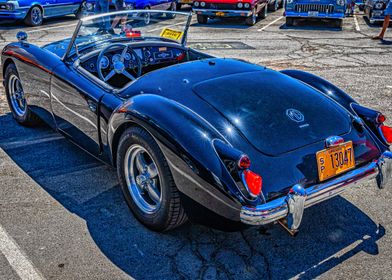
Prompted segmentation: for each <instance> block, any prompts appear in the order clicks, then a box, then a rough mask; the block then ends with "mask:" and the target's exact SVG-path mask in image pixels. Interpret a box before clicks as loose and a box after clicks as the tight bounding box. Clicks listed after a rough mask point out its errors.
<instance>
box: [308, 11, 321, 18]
mask: <svg viewBox="0 0 392 280" xmlns="http://www.w3.org/2000/svg"><path fill="white" fill-rule="evenodd" d="M318 14H319V12H314V11H311V12H308V16H310V17H317V16H318Z"/></svg>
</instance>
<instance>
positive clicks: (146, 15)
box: [144, 8, 151, 25]
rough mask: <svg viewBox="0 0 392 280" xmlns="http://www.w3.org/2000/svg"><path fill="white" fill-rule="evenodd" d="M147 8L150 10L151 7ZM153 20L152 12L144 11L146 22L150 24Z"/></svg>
mask: <svg viewBox="0 0 392 280" xmlns="http://www.w3.org/2000/svg"><path fill="white" fill-rule="evenodd" d="M146 10H150V9H149V8H146ZM150 21H151V14H150V12H147V13H144V24H145V25H149V24H150Z"/></svg>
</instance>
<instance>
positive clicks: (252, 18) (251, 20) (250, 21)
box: [245, 8, 257, 26]
mask: <svg viewBox="0 0 392 280" xmlns="http://www.w3.org/2000/svg"><path fill="white" fill-rule="evenodd" d="M256 22H257V13H256V8H253V10H252V15H251V16H250V17H247V18H246V19H245V23H246V24H247V25H249V26H253V25H255V24H256Z"/></svg>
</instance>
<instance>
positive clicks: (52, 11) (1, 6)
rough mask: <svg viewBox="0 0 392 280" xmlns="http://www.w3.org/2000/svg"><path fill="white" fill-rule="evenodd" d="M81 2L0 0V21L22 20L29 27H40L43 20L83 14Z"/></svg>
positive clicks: (73, 0)
mask: <svg viewBox="0 0 392 280" xmlns="http://www.w3.org/2000/svg"><path fill="white" fill-rule="evenodd" d="M83 4H84V1H83V0H35V1H30V0H17V1H5V0H0V21H3V20H8V21H13V20H23V21H24V23H25V24H27V25H29V26H38V25H41V24H42V22H43V19H44V18H51V17H58V16H65V15H69V14H75V15H76V16H77V17H80V16H81V15H82V14H83Z"/></svg>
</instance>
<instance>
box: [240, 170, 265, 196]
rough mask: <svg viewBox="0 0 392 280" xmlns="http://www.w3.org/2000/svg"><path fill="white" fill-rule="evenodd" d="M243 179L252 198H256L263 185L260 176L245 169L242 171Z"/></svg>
mask: <svg viewBox="0 0 392 280" xmlns="http://www.w3.org/2000/svg"><path fill="white" fill-rule="evenodd" d="M243 178H244V181H245V183H246V185H247V187H248V190H249V192H250V194H251V195H252V196H254V197H257V196H258V195H259V194H260V193H261V188H262V185H263V180H262V178H261V176H260V175H258V174H256V173H254V172H252V171H250V170H249V169H247V170H244V171H243Z"/></svg>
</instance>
